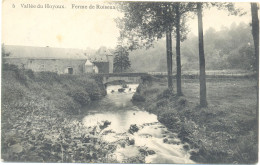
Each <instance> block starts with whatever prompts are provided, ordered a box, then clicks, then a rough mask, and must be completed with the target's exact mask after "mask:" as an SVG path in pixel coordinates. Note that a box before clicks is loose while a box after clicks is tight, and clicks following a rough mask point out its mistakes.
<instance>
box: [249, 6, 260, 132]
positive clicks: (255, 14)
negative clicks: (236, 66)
mask: <svg viewBox="0 0 260 165" xmlns="http://www.w3.org/2000/svg"><path fill="white" fill-rule="evenodd" d="M251 16H252V35H253V39H254V47H255V57H256V66H257V69H256V70H257V89H256V91H257V93H256V94H257V100H259V91H258V90H259V19H258V6H257V3H251ZM256 116H257V126H258V124H259V104H258V103H257V109H256ZM258 128H259V126H258V127H257V137H258Z"/></svg>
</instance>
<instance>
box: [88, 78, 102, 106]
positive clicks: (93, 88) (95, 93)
mask: <svg viewBox="0 0 260 165" xmlns="http://www.w3.org/2000/svg"><path fill="white" fill-rule="evenodd" d="M85 90H86V92H87V93H88V94H89V97H90V99H91V100H92V101H94V100H98V99H100V98H101V97H102V93H101V90H100V89H99V87H98V85H97V84H96V83H95V82H94V81H93V82H88V83H86V86H85Z"/></svg>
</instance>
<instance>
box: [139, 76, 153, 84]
mask: <svg viewBox="0 0 260 165" xmlns="http://www.w3.org/2000/svg"><path fill="white" fill-rule="evenodd" d="M141 80H142V83H144V84H145V83H148V84H151V83H152V80H153V77H152V76H151V75H149V74H147V75H143V76H141Z"/></svg>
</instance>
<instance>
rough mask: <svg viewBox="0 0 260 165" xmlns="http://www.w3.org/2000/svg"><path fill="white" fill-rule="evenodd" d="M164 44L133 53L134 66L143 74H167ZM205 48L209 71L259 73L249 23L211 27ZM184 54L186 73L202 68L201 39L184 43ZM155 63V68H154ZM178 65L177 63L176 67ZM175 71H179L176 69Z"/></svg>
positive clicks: (160, 41) (162, 41) (183, 65)
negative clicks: (199, 57)
mask: <svg viewBox="0 0 260 165" xmlns="http://www.w3.org/2000/svg"><path fill="white" fill-rule="evenodd" d="M164 43H165V41H164V40H159V41H158V42H156V43H155V44H154V48H150V49H148V50H145V48H143V49H140V50H134V51H132V52H130V56H129V58H130V60H131V61H132V67H133V68H135V69H136V71H141V72H148V71H158V72H164V71H165V70H166V65H165V63H166V59H165V57H164V56H162V54H163V53H164V50H165V45H164ZM174 44H175V42H173V45H174ZM204 48H205V58H206V59H207V62H206V69H207V70H223V69H239V70H256V68H257V65H256V57H255V54H254V43H253V38H252V35H251V26H250V25H248V24H245V23H240V24H238V25H237V24H235V23H233V24H232V25H231V26H230V27H223V28H222V29H221V30H219V31H216V30H215V29H214V28H209V29H208V30H207V31H206V32H205V34H204ZM181 52H182V70H184V71H187V70H197V69H198V65H199V61H198V55H197V54H198V39H197V36H190V37H189V38H187V39H186V40H185V41H184V42H183V43H182V48H181ZM173 56H175V53H173ZM151 63H153V65H150V64H151ZM175 65H176V63H175V61H174V60H173V66H175ZM173 70H174V72H176V71H175V68H173Z"/></svg>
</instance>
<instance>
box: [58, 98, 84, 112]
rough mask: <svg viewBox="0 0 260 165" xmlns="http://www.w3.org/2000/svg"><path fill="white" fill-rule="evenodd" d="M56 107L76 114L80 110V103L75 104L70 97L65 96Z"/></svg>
mask: <svg viewBox="0 0 260 165" xmlns="http://www.w3.org/2000/svg"><path fill="white" fill-rule="evenodd" d="M57 108H59V109H61V110H63V111H65V112H68V113H70V114H78V113H79V110H80V108H81V107H80V105H79V104H77V103H76V102H74V101H73V100H72V98H70V97H65V98H64V99H63V100H61V101H60V103H59V105H58V106H57Z"/></svg>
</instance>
